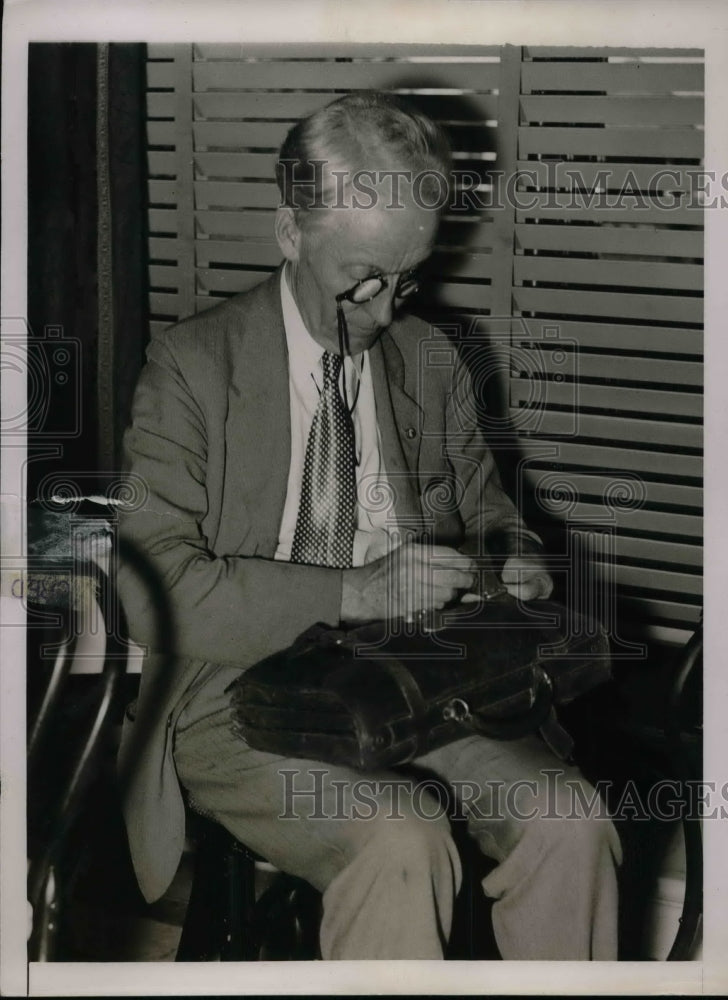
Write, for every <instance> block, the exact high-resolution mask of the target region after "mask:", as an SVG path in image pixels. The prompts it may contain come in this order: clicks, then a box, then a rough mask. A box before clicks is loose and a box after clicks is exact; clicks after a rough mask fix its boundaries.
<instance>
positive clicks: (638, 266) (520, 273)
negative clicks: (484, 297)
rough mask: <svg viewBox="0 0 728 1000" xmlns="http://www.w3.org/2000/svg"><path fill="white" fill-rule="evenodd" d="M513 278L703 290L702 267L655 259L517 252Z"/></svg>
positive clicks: (516, 279) (521, 280)
mask: <svg viewBox="0 0 728 1000" xmlns="http://www.w3.org/2000/svg"><path fill="white" fill-rule="evenodd" d="M514 281H515V283H516V284H521V283H523V282H526V281H536V282H539V281H544V282H561V283H567V284H569V285H621V286H629V285H635V286H637V287H640V288H669V289H683V290H685V291H702V290H703V268H702V267H701V266H699V265H696V264H658V263H657V262H655V261H635V260H630V261H622V260H578V259H572V258H568V259H566V258H563V257H544V256H538V257H535V256H531V255H529V256H516V257H515V260H514Z"/></svg>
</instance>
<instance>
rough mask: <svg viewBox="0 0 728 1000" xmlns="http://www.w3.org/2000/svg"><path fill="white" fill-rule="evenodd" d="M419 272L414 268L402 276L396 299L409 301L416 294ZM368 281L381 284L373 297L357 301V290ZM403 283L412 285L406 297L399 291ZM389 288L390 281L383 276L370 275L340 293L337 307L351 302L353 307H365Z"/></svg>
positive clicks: (398, 282)
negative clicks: (366, 303) (355, 296)
mask: <svg viewBox="0 0 728 1000" xmlns="http://www.w3.org/2000/svg"><path fill="white" fill-rule="evenodd" d="M417 272H418V269H417V268H413V269H412V270H411V271H405V273H404V274H402V275H400V277H399V280H398V281H397V285H396V287H395V289H394V297H395V298H397V299H408V298H409V297H410V296H411V295H414V294H415V292H416V291H417V290H418V288H419V287H420V282H419V279H418V278H417V277H416V275H417ZM413 276H415V277H413ZM368 281H379V282H381V284H380V286H379V288H378V289H377V290H376V292H374V294H373V295H368V296H367V297H366V298H365V299H355V298H354V295H355V293H356V290H357V288H360V287H361V286H362V285H365V284H366V283H367V282H368ZM403 281H409V282H411V283H412V289H411V291H408V292H405V294H404V295H403V294H402V293H401V292H400V291H399V288H400V285H401V284H402V282H403ZM388 286H389V281H388V280H387V278H386V277H385V276H384V275H383V274H370V275H368V276H367V277H366V278H361V279H360V280H359V281H357V282H356V283H355V284H354V285H352V286H351V288H348V289H347V290H346V291H345V292H339V294H338V295H337V296H336V305H337V306H341V303H342V302H344V301H346V302H351V303H352V304H353V305H358V306H360V305H363V304H364V303H365V302H371V301H372V299H376V297H377V295H379V294H380V293H381V292H383V291H384V289H385V288H387V287H388Z"/></svg>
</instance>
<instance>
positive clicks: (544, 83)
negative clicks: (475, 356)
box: [510, 48, 703, 627]
mask: <svg viewBox="0 0 728 1000" xmlns="http://www.w3.org/2000/svg"><path fill="white" fill-rule="evenodd" d="M702 91H703V66H702V59H701V56H700V53H696V52H675V51H670V52H655V51H654V50H652V51H649V52H648V51H642V52H640V51H621V52H619V51H617V52H615V51H614V50H602V51H599V50H594V49H591V50H586V51H582V52H575V50H573V49H561V50H559V49H544V48H536V49H526V50H524V52H523V58H522V61H521V68H520V92H519V122H518V135H517V156H518V166H519V168H520V171H522V176H523V181H522V183H521V185H520V187H521V192H520V194H521V197H520V198H519V199H517V203H516V209H515V232H514V250H515V253H514V256H513V290H512V307H513V315H514V316H515V317H518V316H520V317H522V323H521V325H520V329H519V328H518V326H517V325H516V326H515V327H514V338H513V344H514V345H519V351H518V352H517V356H518V357H521V358H523V357H526V358H527V357H528V354H529V347H528V344H529V343H532V344H534V345H535V346H534V347H533V348H531V350H537V351H538V352H539V362H533V364H532V369H539V367H540V368H542V369H545V371H546V376H547V378H549V379H552V380H553V379H554V378H558V374H557V373H560V374H561V377H562V379H563V381H558V382H557V381H550V382H549V383H548V385H547V386H546V387H545V391H543V392H542V393H541V399H540V400H539V401H538V405H540V406H541V411H540V414H539V421H538V425H537V429H536V430H535V431H533V432H531V433H529V434H528V435H527V436H526V435H523V436H522V439H521V442H520V446H521V451H522V453H523V454H525V455H526V456H528V457H529V459H530V461H529V463H528V466H527V474H526V480H527V482H528V483H529V485H530V488H531V491H532V492H533V493H534V494H535V495H536V496H537V497H538V499H539V500H540V503H541V506H542V507H543V508H544V509H545V510H547V511H551V512H558V513H559V514H560V516H561V517H568V519H569V523H570V528H571V530H572V532H581V533H582V539H583V541H584V543H585V545H586V546H587V547H589V546H591V545H594V544H595V541H596V547H597V549H599V548H600V543H601V542H603V541H604V539H603V538H602V537H600V533H602V532H604V531H607V532H612V533H613V535H614V543H613V544H612V549H613V550H614V553H613V555H614V556H616V563H617V568H616V580H617V583H618V587H619V596H620V600H621V602H622V604H623V606H624V607H626V608H628V609H629V610H630V611H631V612H632V613H633V614H634V616H635V617H636V618H637V619H640V620H646V621H654V622H661V623H664V624H667V625H668V626H678V627H690V626H693V625H694V624H695V623H696V622H697V620H698V617H699V610H700V604H701V564H702V547H701V535H702V523H701V507H702V493H701V449H702V427H701V419H702V394H701V386H702V366H701V359H702V321H703V300H702V257H703V249H702V247H703V235H702V208H701V206H700V205H699V203H698V199H697V198H696V197H695V196H694V195H695V177H696V172H697V171H699V169H700V166H701V163H702V156H703V131H702V123H703V99H702ZM529 171H533V173H529ZM569 175H570V176H569ZM575 176H578V177H579V183H578V185H576V184H575V183H574V181H573V178H574V177H575ZM575 187H581V188H582V190H584V191H585V192H586V194H584V196H583V197H582V198H579V197H578V196H576V191H575ZM521 205H523V206H524V207H520V206H521ZM554 328H556V331H557V333H558V336H557V338H556V339H553V334H554V332H556V331H555V330H554ZM549 332H551V335H552V338H551V339H549V336H548V334H549ZM560 341H565V344H562V343H560ZM569 341H571V344H569ZM515 356H516V352H514V357H515ZM525 367H526V371H528V370H529V369H528V365H527V364H526V366H525ZM517 374H518V372H515V375H516V376H517ZM542 388H543V387H542ZM532 398H533V385H532V383H531V380H530V379H529V378H526V379H525V380H524V379H518V378H517V377H516V378H514V380H513V381H512V383H511V394H510V406H511V408H512V409H513V410H515V411H519V410H520V409H521V408H523V407H528V406H529V405H531V406H532V405H533V403H529V400H530V399H532ZM549 452H551V455H550V456H549ZM602 551H603V554H602V555H601V556H600V555H599V554H598V552H594V557H595V559H596V564H597V570H599V569H600V568H603V567H600V562H601V561H611V560H610V559H606V558H605V557H606V551H604V550H602ZM606 572H610V570H609V568H607V570H606Z"/></svg>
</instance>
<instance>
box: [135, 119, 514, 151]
mask: <svg viewBox="0 0 728 1000" xmlns="http://www.w3.org/2000/svg"><path fill="white" fill-rule="evenodd" d="M165 124H166V123H165V122H151V123H150V125H149V135H150V143H152V144H155V143H154V142H153V139H152V138H151V137H152V136H154V135H155V134H156V131H155V130H158V131H159V132H160V134H162V135H164V126H165ZM292 124H293V122H292V121H287V122H286V121H283V122H278V121H276V122H248V121H244V122H240V121H236V122H228V121H225V122H209V121H197V122H195V123H194V125H193V131H194V137H195V149H196V150H201V149H231V150H240V149H276V150H277V149H278V148H279V147H280V146H281V144H282V142H283V140H284V139H285V137H286V135H287V134H288V131H289V129H290V128H291V125H292ZM448 133H449V137H450V142H451V145H452V148H453V150H454V151H459V150H463V151H473V150H477V151H480V150H484V149H492V148H493V147H494V145H495V138H494V136H495V126H492V125H486V124H484V123H480V122H479V123H473V124H468V125H450V126H449V128H448Z"/></svg>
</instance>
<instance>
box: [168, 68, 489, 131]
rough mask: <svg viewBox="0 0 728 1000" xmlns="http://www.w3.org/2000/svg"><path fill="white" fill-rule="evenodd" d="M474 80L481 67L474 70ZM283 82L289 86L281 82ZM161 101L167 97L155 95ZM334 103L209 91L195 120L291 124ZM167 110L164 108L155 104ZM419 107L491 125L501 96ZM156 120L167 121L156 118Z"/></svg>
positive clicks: (311, 94)
mask: <svg viewBox="0 0 728 1000" xmlns="http://www.w3.org/2000/svg"><path fill="white" fill-rule="evenodd" d="M472 73H473V75H474V76H477V74H478V73H479V69H478V67H477V66H476V67H474V68H473V70H472ZM280 82H285V81H284V79H283V78H281V81H280ZM154 96H155V97H157V98H160V97H164V96H165V95H154ZM331 100H332V94H331V92H330V91H326V90H321V91H307V92H304V93H291V92H289V91H284V92H282V93H281V92H260V93H256V92H255V91H252V92H248V93H245V99H244V102H243V101H242V100H241V94H240V93H228V92H225V91H214V90H213V91H208V92H206V93H199V94H195V96H194V106H195V117H196V118H198V119H203V118H208V119H240V118H246V119H250V118H261V119H264V118H280V119H283V120H284V121H285V122H288V123H291V122H294V121H298V119H299V118H304V117H306V116H307V115H310V114H313V112H314V111H318V109H319V108H322V107H324V106H325V105H326V104H329V103H330V102H331ZM154 106H155V107H160V108H163V107H164V104H163V103H161V102H160V103H159V104H155V105H154ZM417 107H418V108H419V109H420V110H421V111H424V112H425V114H429V115H430V116H431V117H432V118H435V119H437V120H438V121H463V120H467V121H470V122H473V121H480V122H483V121H487V120H490V119H495V118H497V116H498V96H497V94H469V95H468V98H467V105H466V104H465V103H464V101H463V98H462V97H461V96H460V95H457V96H456V95H448V94H418V95H417ZM155 117H164V116H163V115H156V116H155Z"/></svg>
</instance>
